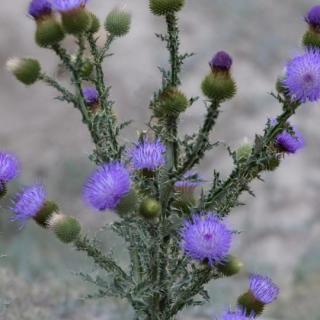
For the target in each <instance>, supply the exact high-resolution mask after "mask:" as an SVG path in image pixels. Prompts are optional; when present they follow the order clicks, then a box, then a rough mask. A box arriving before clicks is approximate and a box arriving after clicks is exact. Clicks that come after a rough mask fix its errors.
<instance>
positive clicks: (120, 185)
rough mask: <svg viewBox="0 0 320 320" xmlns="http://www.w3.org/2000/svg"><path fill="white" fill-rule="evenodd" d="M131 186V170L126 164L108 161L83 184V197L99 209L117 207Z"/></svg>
mask: <svg viewBox="0 0 320 320" xmlns="http://www.w3.org/2000/svg"><path fill="white" fill-rule="evenodd" d="M130 187H131V180H130V176H129V172H128V170H127V169H126V168H125V167H124V165H123V164H121V163H118V162H115V163H107V164H104V165H101V166H99V167H98V168H97V169H96V170H95V171H94V172H93V173H92V174H91V175H90V176H89V178H88V179H87V181H86V183H85V184H84V186H83V198H84V200H85V201H86V202H87V203H88V204H89V205H90V206H92V207H93V208H95V209H97V210H99V211H103V210H106V209H115V208H116V206H117V205H118V204H119V202H120V200H121V199H122V198H123V197H124V196H125V195H126V194H127V193H128V192H129V191H130Z"/></svg>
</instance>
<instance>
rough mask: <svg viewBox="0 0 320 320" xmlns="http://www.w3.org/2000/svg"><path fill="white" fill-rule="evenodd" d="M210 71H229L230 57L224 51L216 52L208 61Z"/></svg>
mask: <svg viewBox="0 0 320 320" xmlns="http://www.w3.org/2000/svg"><path fill="white" fill-rule="evenodd" d="M209 65H210V67H211V69H212V71H219V70H220V71H229V70H230V68H231V66H232V58H231V56H230V55H229V54H228V53H227V52H225V51H219V52H217V53H216V54H215V55H214V57H213V58H212V59H211V61H210V62H209Z"/></svg>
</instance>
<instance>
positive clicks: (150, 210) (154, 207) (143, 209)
mask: <svg viewBox="0 0 320 320" xmlns="http://www.w3.org/2000/svg"><path fill="white" fill-rule="evenodd" d="M139 211H140V214H141V215H142V216H143V217H144V218H146V219H154V218H157V217H158V216H159V215H160V213H161V205H160V203H159V202H158V201H157V200H154V199H151V198H148V199H145V200H143V201H142V203H141V204H140V210H139Z"/></svg>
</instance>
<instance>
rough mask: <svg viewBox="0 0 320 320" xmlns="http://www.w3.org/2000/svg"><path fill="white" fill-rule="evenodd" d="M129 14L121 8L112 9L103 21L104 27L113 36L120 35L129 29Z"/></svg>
mask: <svg viewBox="0 0 320 320" xmlns="http://www.w3.org/2000/svg"><path fill="white" fill-rule="evenodd" d="M130 25H131V14H130V13H129V12H127V11H125V10H124V9H122V8H115V9H113V10H112V11H111V12H110V13H109V14H108V16H107V18H106V21H105V29H106V31H108V32H109V33H110V34H111V35H112V36H114V37H122V36H124V35H126V34H127V33H128V32H129V30H130Z"/></svg>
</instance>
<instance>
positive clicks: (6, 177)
mask: <svg viewBox="0 0 320 320" xmlns="http://www.w3.org/2000/svg"><path fill="white" fill-rule="evenodd" d="M19 171H20V163H19V161H18V159H17V157H16V156H15V155H13V154H10V153H7V152H0V182H2V183H7V182H9V181H11V180H13V179H14V178H16V177H17V176H18V174H19Z"/></svg>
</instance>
